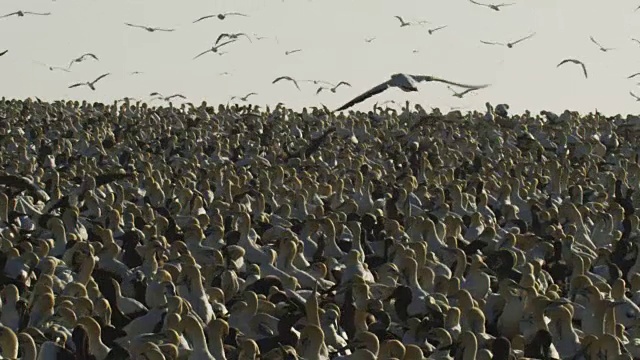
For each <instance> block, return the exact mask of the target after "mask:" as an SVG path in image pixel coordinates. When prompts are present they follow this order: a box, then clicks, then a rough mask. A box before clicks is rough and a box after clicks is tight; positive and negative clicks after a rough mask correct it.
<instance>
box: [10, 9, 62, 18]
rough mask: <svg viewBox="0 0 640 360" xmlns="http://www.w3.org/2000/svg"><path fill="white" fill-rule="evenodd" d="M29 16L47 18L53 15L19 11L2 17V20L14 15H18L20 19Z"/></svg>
mask: <svg viewBox="0 0 640 360" xmlns="http://www.w3.org/2000/svg"><path fill="white" fill-rule="evenodd" d="M27 14H29V15H40V16H47V15H51V13H50V12H47V13H38V12H33V11H22V10H18V11H15V12H12V13H10V14H7V15H3V16H0V19H2V18H6V17H9V16H13V15H17V16H18V17H23V16H25V15H27Z"/></svg>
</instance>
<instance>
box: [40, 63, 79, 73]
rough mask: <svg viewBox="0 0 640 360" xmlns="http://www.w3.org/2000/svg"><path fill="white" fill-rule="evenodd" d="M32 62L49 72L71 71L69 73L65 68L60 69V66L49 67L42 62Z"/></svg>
mask: <svg viewBox="0 0 640 360" xmlns="http://www.w3.org/2000/svg"><path fill="white" fill-rule="evenodd" d="M34 62H35V63H36V64H38V65H42V66H44V67H47V68H48V69H49V70H50V71H54V70H60V71H64V72H71V71H69V69H66V68H63V67H60V66H51V65H47V64H45V63H43V62H40V61H35V60H34Z"/></svg>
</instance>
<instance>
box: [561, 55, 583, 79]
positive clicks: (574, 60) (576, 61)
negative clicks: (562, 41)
mask: <svg viewBox="0 0 640 360" xmlns="http://www.w3.org/2000/svg"><path fill="white" fill-rule="evenodd" d="M568 62H570V63H574V64H578V65H580V66H582V72H584V77H585V78H588V76H587V67H586V66H585V65H584V63H583V62H582V61H580V60H576V59H565V60H562V61H561V62H560V63H559V64H558V65H557V66H556V67H560V65H563V64H566V63H568Z"/></svg>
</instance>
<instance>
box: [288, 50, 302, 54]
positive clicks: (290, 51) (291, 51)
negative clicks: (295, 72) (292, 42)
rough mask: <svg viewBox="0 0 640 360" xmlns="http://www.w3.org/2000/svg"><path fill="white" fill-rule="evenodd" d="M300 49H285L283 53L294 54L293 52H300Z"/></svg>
mask: <svg viewBox="0 0 640 360" xmlns="http://www.w3.org/2000/svg"><path fill="white" fill-rule="evenodd" d="M300 51H302V49H293V50H287V51H285V52H284V54H285V55H291V54H294V53H297V52H300Z"/></svg>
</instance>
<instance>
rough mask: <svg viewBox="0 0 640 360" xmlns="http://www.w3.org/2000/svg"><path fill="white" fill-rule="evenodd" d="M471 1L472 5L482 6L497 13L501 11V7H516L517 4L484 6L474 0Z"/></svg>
mask: <svg viewBox="0 0 640 360" xmlns="http://www.w3.org/2000/svg"><path fill="white" fill-rule="evenodd" d="M469 1H471V3H473V4H476V5H480V6H486V7H488V8H489V9H491V10H495V11H500V8H501V7H505V6H511V5H514V4H515V3H508V4H482V3H479V2H476V1H473V0H469Z"/></svg>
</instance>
